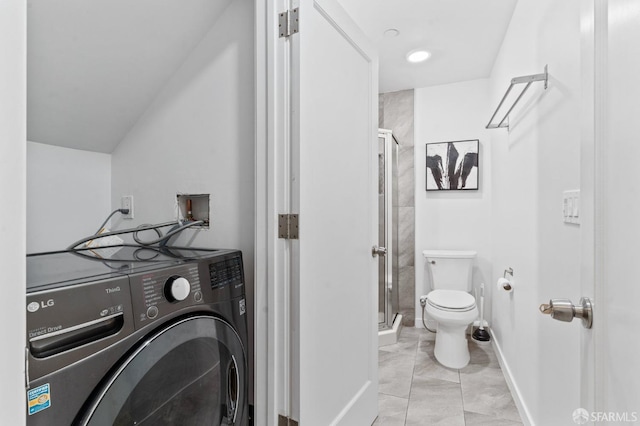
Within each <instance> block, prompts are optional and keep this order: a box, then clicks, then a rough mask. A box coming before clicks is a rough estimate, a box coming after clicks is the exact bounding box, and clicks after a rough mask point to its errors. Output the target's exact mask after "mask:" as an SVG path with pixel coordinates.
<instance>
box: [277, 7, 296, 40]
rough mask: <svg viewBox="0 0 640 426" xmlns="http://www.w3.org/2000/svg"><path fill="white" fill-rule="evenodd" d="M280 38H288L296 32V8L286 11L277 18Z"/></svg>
mask: <svg viewBox="0 0 640 426" xmlns="http://www.w3.org/2000/svg"><path fill="white" fill-rule="evenodd" d="M278 31H279V32H280V37H289V36H291V35H293V34H295V33H297V32H298V8H297V7H296V8H295V9H290V10H286V11H284V12H282V13H280V15H279V17H278Z"/></svg>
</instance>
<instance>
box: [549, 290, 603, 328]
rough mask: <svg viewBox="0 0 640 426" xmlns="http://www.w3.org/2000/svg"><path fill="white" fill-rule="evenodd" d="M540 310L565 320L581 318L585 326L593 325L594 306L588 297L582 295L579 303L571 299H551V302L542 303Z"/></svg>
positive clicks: (557, 318)
mask: <svg viewBox="0 0 640 426" xmlns="http://www.w3.org/2000/svg"><path fill="white" fill-rule="evenodd" d="M540 312H542V313H543V314H545V315H551V318H553V319H556V320H558V321H564V322H571V321H573V319H574V318H580V319H581V320H582V325H583V326H584V327H585V328H591V326H592V325H593V306H592V304H591V300H590V299H589V298H588V297H582V298H581V299H580V302H579V303H578V304H577V305H574V304H573V303H571V300H569V299H551V300H549V303H543V304H542V305H540Z"/></svg>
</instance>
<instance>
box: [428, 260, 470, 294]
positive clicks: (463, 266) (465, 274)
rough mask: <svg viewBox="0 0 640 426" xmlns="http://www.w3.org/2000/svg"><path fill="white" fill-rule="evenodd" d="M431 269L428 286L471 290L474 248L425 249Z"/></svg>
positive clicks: (429, 269) (429, 268) (434, 288)
mask: <svg viewBox="0 0 640 426" xmlns="http://www.w3.org/2000/svg"><path fill="white" fill-rule="evenodd" d="M422 255H423V256H424V259H425V262H426V265H427V270H428V271H429V274H428V277H425V278H428V279H429V280H430V281H429V282H427V288H429V287H430V288H432V289H433V290H436V289H446V290H462V291H467V292H468V291H471V289H472V285H473V282H472V279H471V274H472V271H473V262H474V259H475V258H476V255H477V253H476V252H475V251H473V250H425V251H423V252H422Z"/></svg>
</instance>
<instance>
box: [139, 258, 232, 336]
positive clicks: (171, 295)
mask: <svg viewBox="0 0 640 426" xmlns="http://www.w3.org/2000/svg"><path fill="white" fill-rule="evenodd" d="M129 277H130V285H131V302H132V305H133V316H134V322H135V327H136V329H138V328H140V327H144V326H146V325H148V324H150V323H152V322H154V321H158V320H160V319H161V318H163V317H165V316H167V315H170V314H172V313H174V312H177V311H179V310H181V309H184V308H187V307H190V306H198V305H204V304H207V303H215V302H217V301H220V300H230V299H232V298H234V297H238V296H241V295H243V294H244V275H243V267H242V257H241V254H240V253H239V252H236V253H230V254H224V255H221V256H217V257H215V258H209V259H202V260H200V261H195V262H193V263H185V264H182V265H177V266H170V267H166V268H162V269H157V270H149V271H148V272H139V273H137V274H132V275H130V276H129Z"/></svg>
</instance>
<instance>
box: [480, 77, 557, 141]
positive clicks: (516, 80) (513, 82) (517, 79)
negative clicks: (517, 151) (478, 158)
mask: <svg viewBox="0 0 640 426" xmlns="http://www.w3.org/2000/svg"><path fill="white" fill-rule="evenodd" d="M536 81H544V88H545V90H546V89H547V87H548V83H549V73H548V71H547V65H545V66H544V72H543V73H542V74H533V75H525V76H523V77H515V78H512V79H511V84H510V85H509V88H508V89H507V92H506V93H505V94H504V96H503V97H502V100H501V101H500V103H499V104H498V108H496V111H495V112H494V113H493V115H492V116H491V119H490V120H489V123H488V124H487V125H486V127H485V128H486V129H501V128H508V127H509V114H511V111H513V109H514V108H515V106H516V105H517V104H518V102H520V99H521V98H522V96H523V95H524V94H525V92H526V91H527V90H529V86H531V84H532V83H535V82H536ZM525 83H526V86H524V89H522V92H520V94H519V95H518V97H517V98H516V100H515V102H514V103H513V104H512V105H511V107H510V108H509V110H508V111H507V113H506V114H505V115H504V117H502V120H500V122H499V123H498V124H494V122H493V119H494V118H496V115H498V112H499V111H500V108H502V104H503V103H504V101H505V100H506V99H507V97H508V96H509V93H510V92H511V89H513V86H515V85H516V84H525Z"/></svg>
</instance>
